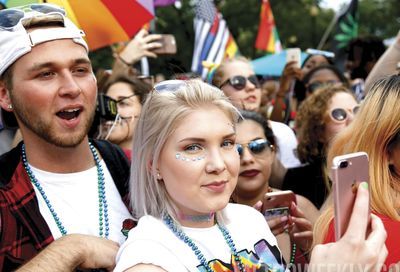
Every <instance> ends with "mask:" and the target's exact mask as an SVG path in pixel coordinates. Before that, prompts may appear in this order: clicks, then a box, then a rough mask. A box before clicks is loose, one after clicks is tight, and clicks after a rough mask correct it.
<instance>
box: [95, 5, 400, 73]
mask: <svg viewBox="0 0 400 272" xmlns="http://www.w3.org/2000/svg"><path fill="white" fill-rule="evenodd" d="M200 1H202V0H200ZM398 1H399V0H360V3H359V11H360V21H359V35H365V34H373V35H376V36H378V37H381V38H383V39H384V38H388V37H391V36H394V35H395V34H396V33H397V31H398V30H399V25H400V9H399V8H398ZM181 2H182V7H181V8H180V9H177V8H175V7H174V6H167V7H162V8H157V9H156V19H155V27H154V29H155V32H156V33H171V34H174V35H175V37H176V40H177V45H178V52H177V54H176V55H174V56H159V57H158V58H157V59H156V60H153V59H149V61H150V66H151V72H152V74H156V73H163V74H165V75H166V76H171V75H173V74H177V73H181V72H189V71H190V66H191V61H192V54H193V44H194V30H193V17H194V12H193V8H192V6H191V3H190V2H191V0H182V1H181ZM320 2H321V1H320V0H285V1H282V0H270V4H271V8H272V11H273V14H274V18H275V23H276V26H277V29H278V33H279V36H280V39H281V42H282V45H283V47H294V46H298V47H300V48H301V49H303V50H305V49H307V48H315V47H317V45H318V43H319V41H320V39H321V37H322V36H323V33H324V32H325V30H326V28H327V27H328V25H329V23H330V22H331V20H332V19H333V17H334V15H335V14H334V11H333V10H331V9H322V8H320V7H319V4H320ZM215 4H216V6H217V8H218V9H219V11H220V12H221V13H222V14H223V16H224V19H225V20H226V21H227V24H228V27H229V29H230V31H231V33H232V35H233V37H234V38H235V40H236V42H237V44H238V46H239V50H240V52H241V53H242V55H244V56H246V57H248V58H250V59H253V58H256V57H259V56H262V55H264V54H265V52H262V51H257V50H256V49H255V48H254V42H255V39H256V35H257V30H258V24H259V14H260V7H261V0H215ZM91 58H92V60H93V63H94V67H95V69H98V68H99V67H102V68H110V67H111V63H112V56H111V50H109V49H107V48H106V49H102V50H97V51H95V52H93V53H91Z"/></svg>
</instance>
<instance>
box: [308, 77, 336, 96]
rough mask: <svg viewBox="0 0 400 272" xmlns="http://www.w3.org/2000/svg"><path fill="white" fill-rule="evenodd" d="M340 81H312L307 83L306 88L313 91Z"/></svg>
mask: <svg viewBox="0 0 400 272" xmlns="http://www.w3.org/2000/svg"><path fill="white" fill-rule="evenodd" d="M338 83H340V82H339V81H336V80H330V81H325V82H319V81H316V82H313V83H311V84H309V85H308V87H307V90H308V92H310V93H313V92H315V91H316V90H317V89H320V88H323V87H328V86H333V85H336V84H338Z"/></svg>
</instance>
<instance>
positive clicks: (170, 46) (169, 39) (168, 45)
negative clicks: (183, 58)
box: [152, 34, 177, 55]
mask: <svg viewBox="0 0 400 272" xmlns="http://www.w3.org/2000/svg"><path fill="white" fill-rule="evenodd" d="M157 42H159V43H161V47H159V48H154V49H153V50H152V51H153V52H154V53H156V54H157V55H173V54H176V51H177V47H176V40H175V37H174V35H171V34H162V35H161V39H160V40H158V41H157Z"/></svg>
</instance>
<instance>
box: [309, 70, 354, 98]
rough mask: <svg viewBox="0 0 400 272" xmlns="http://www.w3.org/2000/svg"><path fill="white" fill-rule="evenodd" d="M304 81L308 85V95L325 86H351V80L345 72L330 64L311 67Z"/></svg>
mask: <svg viewBox="0 0 400 272" xmlns="http://www.w3.org/2000/svg"><path fill="white" fill-rule="evenodd" d="M303 83H304V85H305V87H306V97H307V96H309V95H310V94H312V93H313V92H315V90H317V89H320V88H323V87H324V86H334V85H337V86H339V85H343V86H345V87H347V88H349V87H350V85H349V81H348V80H347V79H346V77H345V76H344V75H343V73H342V72H341V71H340V70H339V69H337V68H336V67H335V66H333V65H329V64H324V65H320V66H317V67H314V68H313V69H311V70H310V71H309V72H308V73H307V74H305V76H304V79H303Z"/></svg>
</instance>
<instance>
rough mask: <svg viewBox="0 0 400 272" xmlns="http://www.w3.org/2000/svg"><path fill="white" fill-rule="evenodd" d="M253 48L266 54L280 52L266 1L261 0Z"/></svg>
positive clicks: (280, 47)
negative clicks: (258, 22)
mask: <svg viewBox="0 0 400 272" xmlns="http://www.w3.org/2000/svg"><path fill="white" fill-rule="evenodd" d="M255 48H257V49H260V50H263V51H267V52H268V53H279V52H281V51H282V45H281V41H280V40H279V36H278V31H277V30H276V25H275V20H274V15H273V14H272V9H271V6H270V4H269V1H268V0H262V4H261V12H260V25H259V26H258V33H257V39H256V44H255Z"/></svg>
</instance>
